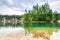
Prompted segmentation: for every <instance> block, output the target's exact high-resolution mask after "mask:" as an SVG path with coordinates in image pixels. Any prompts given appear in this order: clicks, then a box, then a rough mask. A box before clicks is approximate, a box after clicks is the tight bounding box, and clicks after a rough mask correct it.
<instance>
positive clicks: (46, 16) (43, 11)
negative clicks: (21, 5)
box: [23, 3, 57, 22]
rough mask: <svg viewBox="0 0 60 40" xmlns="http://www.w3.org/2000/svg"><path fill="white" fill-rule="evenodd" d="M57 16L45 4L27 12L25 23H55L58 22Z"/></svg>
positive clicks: (24, 16) (24, 17) (24, 18)
mask: <svg viewBox="0 0 60 40" xmlns="http://www.w3.org/2000/svg"><path fill="white" fill-rule="evenodd" d="M56 16H57V15H56V14H54V12H53V11H52V9H50V7H49V5H48V3H45V4H44V5H42V6H39V5H38V4H37V5H36V6H33V9H32V10H28V11H27V10H25V14H24V15H23V21H24V22H32V21H45V22H54V21H55V20H56Z"/></svg>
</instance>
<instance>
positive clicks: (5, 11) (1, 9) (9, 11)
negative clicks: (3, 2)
mask: <svg viewBox="0 0 60 40" xmlns="http://www.w3.org/2000/svg"><path fill="white" fill-rule="evenodd" d="M0 14H2V15H22V14H24V12H22V11H20V9H18V8H10V7H7V6H0Z"/></svg>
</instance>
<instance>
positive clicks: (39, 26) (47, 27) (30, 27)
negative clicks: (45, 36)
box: [24, 23, 60, 34]
mask: <svg viewBox="0 0 60 40" xmlns="http://www.w3.org/2000/svg"><path fill="white" fill-rule="evenodd" d="M24 27H25V30H27V31H29V32H32V33H39V32H48V33H49V34H51V33H52V32H53V31H57V30H58V29H60V24H59V23H53V24H52V23H31V24H29V23H25V24H24Z"/></svg>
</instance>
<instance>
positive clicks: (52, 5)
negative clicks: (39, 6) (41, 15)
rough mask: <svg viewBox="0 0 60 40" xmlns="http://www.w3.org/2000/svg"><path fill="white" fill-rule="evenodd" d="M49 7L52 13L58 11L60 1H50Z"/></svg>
mask: <svg viewBox="0 0 60 40" xmlns="http://www.w3.org/2000/svg"><path fill="white" fill-rule="evenodd" d="M49 5H50V8H51V9H52V10H53V11H58V12H59V11H60V10H59V9H60V1H51V2H49Z"/></svg>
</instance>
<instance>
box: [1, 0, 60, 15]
mask: <svg viewBox="0 0 60 40" xmlns="http://www.w3.org/2000/svg"><path fill="white" fill-rule="evenodd" d="M47 2H48V4H49V6H50V8H51V9H52V10H53V11H58V12H60V0H0V14H2V15H22V14H24V10H25V9H28V10H31V9H32V6H33V5H36V4H37V3H38V4H39V5H40V6H41V5H43V4H45V3H47Z"/></svg>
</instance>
